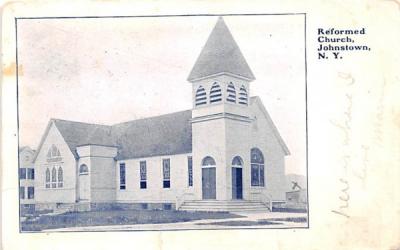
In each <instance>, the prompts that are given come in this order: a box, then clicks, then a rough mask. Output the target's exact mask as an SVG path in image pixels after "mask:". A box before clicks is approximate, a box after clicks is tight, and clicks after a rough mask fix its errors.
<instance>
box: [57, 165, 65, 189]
mask: <svg viewBox="0 0 400 250" xmlns="http://www.w3.org/2000/svg"><path fill="white" fill-rule="evenodd" d="M57 177H58V187H63V186H64V176H63V170H62V168H61V167H59V168H58V175H57Z"/></svg>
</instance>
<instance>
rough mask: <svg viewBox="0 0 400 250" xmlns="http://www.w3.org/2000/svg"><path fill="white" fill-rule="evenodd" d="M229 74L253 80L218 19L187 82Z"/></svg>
mask: <svg viewBox="0 0 400 250" xmlns="http://www.w3.org/2000/svg"><path fill="white" fill-rule="evenodd" d="M219 73H230V74H234V75H237V76H241V77H244V78H247V79H249V80H254V79H255V77H254V75H253V73H252V72H251V69H250V67H249V65H248V64H247V62H246V59H244V56H243V54H242V52H240V49H239V47H238V45H237V44H236V42H235V39H233V36H232V34H231V32H230V31H229V29H228V27H227V26H226V24H225V22H224V20H223V19H222V18H221V17H220V18H219V19H218V22H217V24H216V25H215V27H214V29H213V31H212V32H211V34H210V36H209V37H208V40H207V42H206V44H205V46H204V48H203V50H202V51H201V53H200V55H199V57H198V59H197V61H196V63H195V65H194V66H193V69H192V71H191V72H190V75H189V77H188V81H195V80H197V79H200V78H203V77H207V76H211V75H215V74H219Z"/></svg>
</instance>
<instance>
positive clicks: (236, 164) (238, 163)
mask: <svg viewBox="0 0 400 250" xmlns="http://www.w3.org/2000/svg"><path fill="white" fill-rule="evenodd" d="M242 166H243V160H242V158H241V157H240V156H235V157H234V158H233V160H232V167H236V168H241V167H242Z"/></svg>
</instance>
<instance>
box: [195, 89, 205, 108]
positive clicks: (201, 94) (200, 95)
mask: <svg viewBox="0 0 400 250" xmlns="http://www.w3.org/2000/svg"><path fill="white" fill-rule="evenodd" d="M203 104H207V93H206V90H205V89H204V88H203V87H202V86H200V87H199V88H198V89H197V91H196V98H195V105H196V106H199V105H203Z"/></svg>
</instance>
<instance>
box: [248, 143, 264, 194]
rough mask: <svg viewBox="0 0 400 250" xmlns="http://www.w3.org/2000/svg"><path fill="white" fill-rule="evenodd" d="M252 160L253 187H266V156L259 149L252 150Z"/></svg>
mask: <svg viewBox="0 0 400 250" xmlns="http://www.w3.org/2000/svg"><path fill="white" fill-rule="evenodd" d="M250 159H251V185H252V186H260V187H264V156H263V154H262V153H261V151H260V150H259V149H258V148H252V149H251V152H250Z"/></svg>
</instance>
